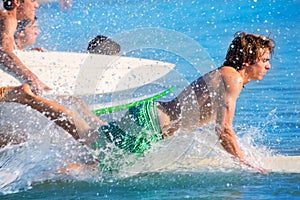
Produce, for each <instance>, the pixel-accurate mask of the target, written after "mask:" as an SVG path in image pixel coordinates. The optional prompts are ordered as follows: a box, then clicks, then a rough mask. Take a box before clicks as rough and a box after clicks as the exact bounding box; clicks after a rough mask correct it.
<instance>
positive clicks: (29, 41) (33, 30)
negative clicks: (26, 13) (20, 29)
mask: <svg viewBox="0 0 300 200" xmlns="http://www.w3.org/2000/svg"><path fill="white" fill-rule="evenodd" d="M38 34H39V30H38V24H37V21H34V22H33V23H30V24H28V25H27V26H26V29H25V34H24V36H25V37H24V39H23V40H24V41H23V42H24V43H26V46H32V45H34V44H35V42H36V39H37V36H38Z"/></svg>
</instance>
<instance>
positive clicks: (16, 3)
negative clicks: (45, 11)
mask: <svg viewBox="0 0 300 200" xmlns="http://www.w3.org/2000/svg"><path fill="white" fill-rule="evenodd" d="M12 1H14V5H15V6H17V7H18V6H20V5H21V0H12Z"/></svg>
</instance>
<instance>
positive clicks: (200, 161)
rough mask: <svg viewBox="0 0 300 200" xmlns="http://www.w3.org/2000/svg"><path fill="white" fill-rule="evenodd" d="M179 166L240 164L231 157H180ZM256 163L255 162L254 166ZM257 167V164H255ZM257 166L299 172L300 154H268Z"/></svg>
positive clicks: (282, 171) (234, 166)
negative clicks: (225, 158)
mask: <svg viewBox="0 0 300 200" xmlns="http://www.w3.org/2000/svg"><path fill="white" fill-rule="evenodd" d="M177 162H180V167H181V168H185V169H186V168H195V169H196V168H198V169H201V168H207V167H210V168H214V167H217V168H219V167H220V168H228V169H234V168H241V165H240V164H239V163H237V162H235V161H233V160H231V159H227V160H224V159H218V158H216V157H206V158H196V157H194V158H193V157H189V158H184V159H180V160H179V161H177ZM256 165H257V164H255V166H256ZM256 167H258V166H256ZM259 167H261V168H263V169H265V170H267V171H268V172H276V173H300V156H270V157H266V158H264V159H263V160H260V161H259Z"/></svg>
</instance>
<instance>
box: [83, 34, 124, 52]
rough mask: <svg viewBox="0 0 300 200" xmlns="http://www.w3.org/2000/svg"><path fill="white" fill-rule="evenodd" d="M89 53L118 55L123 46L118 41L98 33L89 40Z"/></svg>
mask: <svg viewBox="0 0 300 200" xmlns="http://www.w3.org/2000/svg"><path fill="white" fill-rule="evenodd" d="M87 50H88V52H89V53H95V54H102V55H116V54H118V53H119V52H120V50H121V47H120V45H119V44H118V43H116V42H114V41H113V40H111V39H109V38H108V37H106V36H104V35H98V36H96V37H95V38H94V39H92V40H91V41H90V42H89V45H88V48H87Z"/></svg>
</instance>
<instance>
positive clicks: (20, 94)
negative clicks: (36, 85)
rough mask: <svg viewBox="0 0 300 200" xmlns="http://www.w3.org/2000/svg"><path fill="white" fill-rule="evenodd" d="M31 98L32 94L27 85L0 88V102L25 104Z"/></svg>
mask: <svg viewBox="0 0 300 200" xmlns="http://www.w3.org/2000/svg"><path fill="white" fill-rule="evenodd" d="M32 96H34V94H33V93H32V91H31V89H30V86H29V85H28V84H23V85H21V86H7V87H1V88H0V101H4V102H16V103H22V104H26V103H27V102H28V100H29V99H30V97H32Z"/></svg>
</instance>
